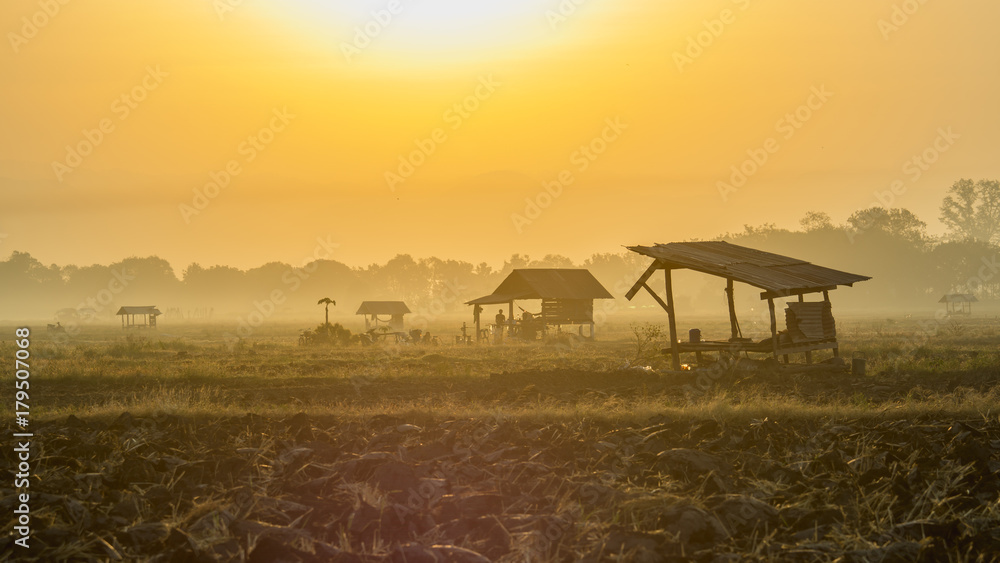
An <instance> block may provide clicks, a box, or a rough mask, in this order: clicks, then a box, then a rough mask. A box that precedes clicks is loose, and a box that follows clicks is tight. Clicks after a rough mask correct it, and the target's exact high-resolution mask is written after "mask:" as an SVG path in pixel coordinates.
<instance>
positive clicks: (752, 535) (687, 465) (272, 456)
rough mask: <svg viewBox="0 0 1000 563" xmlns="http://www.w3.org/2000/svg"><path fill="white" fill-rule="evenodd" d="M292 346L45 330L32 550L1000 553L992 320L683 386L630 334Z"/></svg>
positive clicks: (330, 554) (261, 339)
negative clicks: (856, 363)
mask: <svg viewBox="0 0 1000 563" xmlns="http://www.w3.org/2000/svg"><path fill="white" fill-rule="evenodd" d="M921 323H924V324H921ZM928 323H929V324H928ZM921 327H923V328H928V327H930V328H933V331H932V332H933V334H931V335H926V334H923V333H922V332H921V330H922V329H921ZM297 328H301V327H291V326H274V327H271V328H268V329H266V330H262V331H260V332H259V333H258V334H255V336H254V338H252V339H249V340H246V341H241V342H239V343H236V344H235V345H233V344H232V343H230V344H229V345H227V343H226V342H224V341H223V339H222V333H223V332H224V330H225V329H226V327H222V326H208V325H186V326H182V327H170V328H167V327H161V329H160V330H159V331H158V332H134V333H130V334H129V335H127V336H125V335H123V332H122V331H121V330H120V329H117V328H111V327H107V328H99V329H89V330H86V331H84V332H83V333H81V334H80V335H78V336H74V337H73V338H70V339H65V340H59V339H53V338H51V335H50V333H46V332H44V331H37V330H36V331H34V332H33V334H32V343H31V347H30V350H31V354H32V359H31V366H32V377H31V390H30V391H31V399H30V400H31V409H32V419H31V428H30V430H31V431H33V432H34V434H35V437H34V442H33V448H34V451H33V459H34V465H33V467H32V473H33V477H32V481H31V486H30V490H31V494H32V503H33V512H32V538H31V539H32V542H33V545H32V547H33V549H32V550H31V553H32V555H33V556H35V557H37V560H40V561H41V560H62V561H68V560H78V561H120V560H125V561H147V560H148V561H252V562H269V561H317V562H318V561H343V562H357V561H364V562H376V561H379V562H380V561H387V562H395V561H409V562H417V561H419V562H424V561H427V562H431V561H467V562H481V561H505V562H514V561H532V562H534V561H594V562H596V561H636V562H658V561H705V562H723V561H804V562H805V561H844V562H848V561H885V562H889V561H900V562H903V561H956V562H959V561H995V560H1000V531H997V530H998V529H1000V385H998V382H1000V346H998V344H1000V323H998V322H997V321H996V320H992V319H990V320H987V319H976V320H966V321H963V322H948V321H945V322H935V321H932V320H931V321H919V320H912V319H897V320H895V321H893V320H888V319H881V320H878V319H848V320H844V321H842V322H841V324H840V326H839V332H840V334H841V336H842V339H841V340H842V351H843V355H844V357H845V358H846V359H847V361H848V363H850V360H851V359H852V358H864V359H865V360H866V364H867V374H866V375H864V376H860V375H852V374H851V373H850V372H849V371H847V370H843V369H836V367H834V366H827V367H826V368H824V367H813V368H811V369H808V370H806V369H778V370H775V369H773V366H765V365H763V364H756V363H746V364H743V365H742V366H741V368H742V369H739V370H736V369H715V370H693V371H684V372H670V371H668V370H667V369H666V368H667V365H666V363H665V362H664V361H663V359H662V357H661V356H660V354H659V353H658V349H659V348H660V347H662V346H663V341H662V339H660V340H659V341H654V342H648V343H645V346H640V345H639V343H637V342H636V339H635V335H634V334H633V333H632V332H631V331H630V329H629V327H628V326H626V325H622V326H617V327H609V328H608V329H607V330H605V331H604V333H603V334H602V336H603V338H602V339H601V340H598V341H597V342H584V341H580V340H578V339H575V338H572V337H568V336H567V337H564V338H553V339H551V340H550V341H548V342H545V343H532V344H510V345H505V346H461V345H454V344H442V345H438V346H432V345H412V346H411V345H387V346H372V347H361V346H357V345H355V346H348V347H307V346H299V345H298V344H297V335H298V332H297ZM703 329H704V330H705V331H706V332H708V331H710V330H717V331H721V330H725V329H724V327H721V326H719V327H716V326H713V325H711V323H704V324H703ZM2 334H13V329H12V328H9V327H8V328H4V329H3V332H2ZM14 350H15V345H14V344H13V343H12V342H11V341H10V340H6V341H5V342H3V343H2V344H0V356H2V357H4V358H12V357H13V355H14ZM827 357H829V355H826V356H821V357H819V358H818V359H819V360H823V359H825V358H827ZM799 361H801V359H799ZM692 363H693V362H692ZM646 366H649V368H648V369H646ZM5 379H6V380H9V379H12V378H5ZM13 411H14V409H13V405H12V404H6V403H5V404H4V405H2V407H0V413H2V416H3V420H4V421H5V424H4V431H5V432H6V433H7V434H8V435H9V434H10V433H11V432H15V431H17V429H15V427H14V426H13V424H12V423H11V422H7V421H13V420H14V412H13ZM10 450H11V448H7V449H5V450H4V452H3V457H2V464H3V471H4V473H5V474H10V477H11V478H10V479H6V480H5V482H4V485H2V487H3V500H2V501H0V504H3V513H4V514H7V515H8V518H11V519H12V518H13V517H12V514H13V508H14V503H15V500H14V498H13V496H12V495H11V494H9V493H11V492H12V489H10V484H9V483H12V482H13V474H14V472H15V468H16V459H15V455H14V454H13V453H12V452H11V451H10ZM7 525H8V527H11V526H13V524H12V523H11V522H8V523H7ZM12 542H13V538H11V537H8V538H4V539H2V540H0V557H3V558H7V557H10V556H11V555H12V553H14V552H13V545H12Z"/></svg>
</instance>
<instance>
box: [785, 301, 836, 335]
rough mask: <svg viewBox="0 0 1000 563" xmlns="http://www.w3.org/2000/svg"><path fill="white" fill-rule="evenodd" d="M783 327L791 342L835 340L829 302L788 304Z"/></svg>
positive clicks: (834, 327)
mask: <svg viewBox="0 0 1000 563" xmlns="http://www.w3.org/2000/svg"><path fill="white" fill-rule="evenodd" d="M785 326H786V327H787V328H788V335H789V336H790V337H791V339H792V342H809V341H814V340H832V339H835V338H837V328H836V326H835V324H834V321H833V311H832V310H831V308H830V302H829V301H816V302H810V303H802V302H799V303H789V304H788V308H786V309H785Z"/></svg>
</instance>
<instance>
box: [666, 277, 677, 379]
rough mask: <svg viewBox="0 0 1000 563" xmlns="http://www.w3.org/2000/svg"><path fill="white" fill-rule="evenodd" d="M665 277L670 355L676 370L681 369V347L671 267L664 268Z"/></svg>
mask: <svg viewBox="0 0 1000 563" xmlns="http://www.w3.org/2000/svg"><path fill="white" fill-rule="evenodd" d="M663 277H664V279H665V280H666V289H667V322H668V323H669V326H670V355H671V356H673V360H674V361H673V368H674V371H680V369H681V349H680V343H678V342H677V319H676V315H675V314H674V313H675V312H676V311H675V309H674V287H673V282H672V281H671V279H670V268H664V269H663Z"/></svg>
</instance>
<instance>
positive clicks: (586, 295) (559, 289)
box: [466, 268, 613, 305]
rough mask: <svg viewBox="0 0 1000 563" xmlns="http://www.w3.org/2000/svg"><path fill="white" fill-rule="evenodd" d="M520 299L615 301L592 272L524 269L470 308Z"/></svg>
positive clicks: (570, 269)
mask: <svg viewBox="0 0 1000 563" xmlns="http://www.w3.org/2000/svg"><path fill="white" fill-rule="evenodd" d="M520 299H613V297H612V295H611V294H610V293H608V290H606V289H604V286H603V285H601V282H599V281H597V278H595V277H594V276H593V274H591V273H590V271H589V270H584V269H572V268H524V269H520V270H514V271H513V272H511V273H510V275H509V276H507V278H506V279H505V280H503V282H501V283H500V285H499V286H497V288H496V290H494V291H493V293H491V294H490V295H487V296H485V297H480V298H479V299H473V300H472V301H469V302H467V303H466V305H493V304H497V303H508V302H510V301H515V300H520Z"/></svg>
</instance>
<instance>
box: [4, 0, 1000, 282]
mask: <svg viewBox="0 0 1000 563" xmlns="http://www.w3.org/2000/svg"><path fill="white" fill-rule="evenodd" d="M335 4H337V5H341V4H342V5H348V6H350V7H344V8H331V7H329V6H330V5H335ZM46 10H47V12H46ZM998 21H1000V3H997V2H995V1H993V0H951V1H948V2H944V1H942V0H930V1H926V2H923V3H920V2H917V1H916V0H906V1H902V0H841V1H838V2H803V1H800V0H768V1H764V0H716V1H704V0H700V1H697V2H696V1H694V0H666V1H665V0H655V1H654V0H649V1H646V0H641V1H640V0H635V1H625V0H614V1H612V0H575V1H574V0H561V1H560V0H544V1H528V0H498V1H490V2H486V1H471V0H464V1H458V0H447V1H446V0H421V1H413V2H406V1H401V2H397V1H375V2H367V1H358V2H346V1H345V2H332V1H331V2H323V1H320V0H144V1H142V2H135V1H134V0H87V1H82V0H40V1H39V0H4V2H3V3H2V6H0V31H3V33H4V35H5V42H4V45H3V46H2V47H0V77H2V78H0V96H2V97H0V102H2V103H0V124H2V137H0V254H2V255H3V257H6V256H7V255H9V253H10V252H11V251H13V250H23V251H28V252H31V253H32V254H33V255H35V256H36V257H37V258H39V259H40V260H42V261H43V262H46V263H49V262H56V263H60V264H68V263H74V264H80V265H82V264H90V263H94V262H110V261H113V260H118V259H121V258H123V257H126V256H130V255H139V256H147V255H151V254H156V255H159V256H161V257H163V258H166V259H167V260H169V261H171V263H173V265H174V266H175V268H177V269H182V268H183V267H184V266H186V265H187V264H189V263H191V262H195V261H197V262H200V263H202V264H203V265H210V264H219V263H221V264H229V265H234V266H240V267H250V266H257V265H260V264H262V263H264V262H268V261H271V260H282V261H287V262H301V261H302V260H303V259H305V258H307V257H309V256H312V255H314V254H315V251H316V247H317V242H316V241H317V238H322V239H326V240H331V241H335V242H336V243H337V244H339V246H338V247H336V250H335V251H334V252H333V253H331V254H330V255H329V257H330V258H333V259H337V260H341V261H344V262H346V263H348V264H351V265H364V264H368V263H372V262H383V261H385V260H386V259H388V258H390V257H392V256H393V255H395V254H398V253H411V254H413V255H415V256H417V257H422V256H430V255H437V256H441V257H448V258H460V259H465V260H469V261H474V262H480V261H487V262H490V263H492V264H495V265H499V263H500V262H502V260H503V259H504V258H505V257H507V256H509V255H510V254H512V253H515V252H519V253H527V254H530V255H532V256H537V257H541V255H544V254H549V253H555V254H564V255H567V256H570V257H571V258H574V259H578V260H579V259H582V258H584V257H586V256H589V255H590V254H592V253H594V252H607V251H618V250H620V249H621V245H624V244H649V243H654V242H669V241H672V240H686V239H692V238H701V237H712V236H715V235H718V234H720V233H722V232H726V231H738V230H742V226H743V225H744V224H747V223H749V224H755V225H756V224H761V223H764V222H773V223H776V224H778V225H779V226H786V227H794V226H796V225H797V223H798V220H799V218H801V217H802V215H803V214H804V213H805V212H806V211H810V210H823V211H827V212H828V213H829V214H830V215H831V216H832V217H833V219H834V220H835V221H837V222H841V221H843V220H844V219H845V218H846V217H847V216H848V215H849V214H850V213H851V212H853V211H855V210H857V209H859V208H863V207H868V206H871V205H873V204H877V203H878V202H879V199H882V200H883V202H884V203H888V204H890V205H891V206H902V207H906V208H909V209H910V210H912V211H914V212H915V213H917V215H919V216H920V217H921V218H923V219H924V220H925V221H927V222H928V224H929V226H930V228H931V230H932V232H935V231H937V230H939V229H940V225H939V224H938V222H937V216H938V211H937V210H938V206H939V204H940V201H941V199H942V197H943V195H944V192H945V190H946V189H947V187H948V186H950V185H951V184H952V183H953V182H954V181H955V180H957V179H959V178H962V177H969V178H974V179H978V178H984V177H986V178H997V177H1000V162H998V158H997V156H998V155H997V148H998V146H1000V143H998V141H1000V109H998V100H1000V34H997V32H996V25H997V22H998ZM914 157H917V158H918V159H919V162H915V161H914V160H913V159H914ZM748 159H750V161H749V162H747V160H748ZM753 159H756V162H754V160H753ZM733 167H736V169H739V168H741V167H742V168H743V174H745V176H746V177H745V178H743V177H740V175H739V174H736V175H735V177H734V168H733ZM212 182H215V184H214V185H209V184H210V183H212ZM722 182H724V183H725V184H726V185H722V184H721V183H722ZM894 182H895V184H894ZM546 186H548V188H546ZM893 187H894V188H895V189H896V192H897V193H896V194H891V192H889V191H888V190H890V189H891V188H893ZM882 192H886V194H885V195H881V196H880V195H879V194H882ZM198 194H201V195H198ZM890 194H891V195H890ZM526 198H527V199H528V200H530V201H533V202H535V204H536V205H538V207H537V208H536V207H532V206H529V204H528V203H527V202H526Z"/></svg>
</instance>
